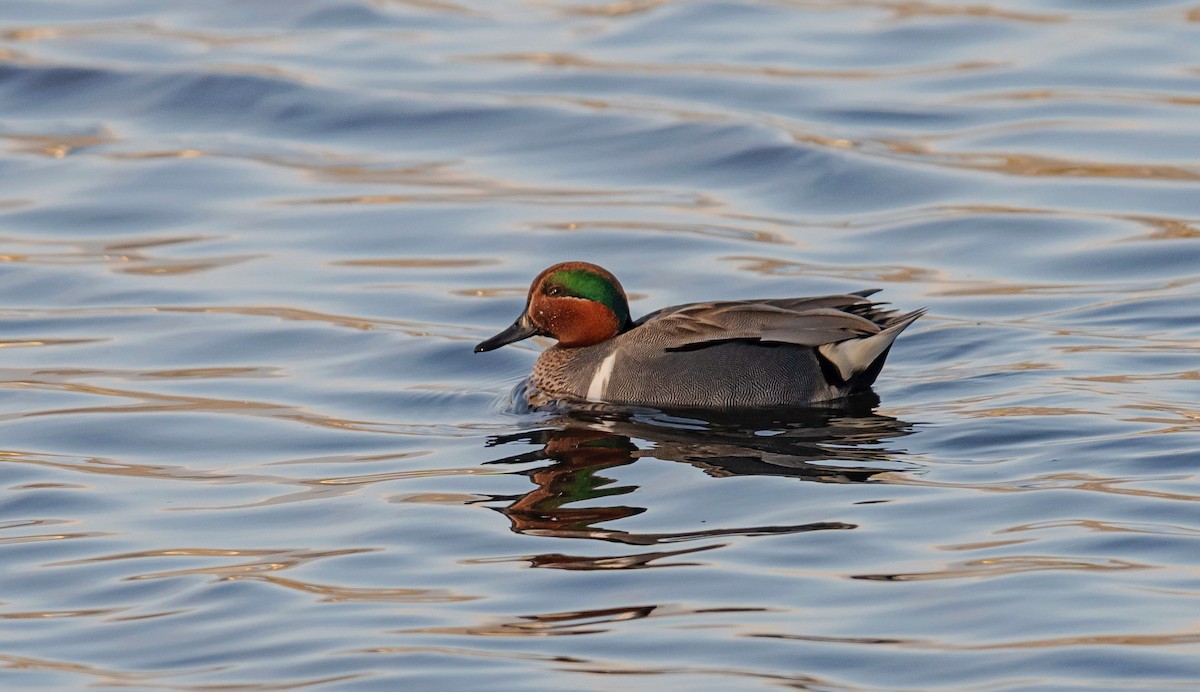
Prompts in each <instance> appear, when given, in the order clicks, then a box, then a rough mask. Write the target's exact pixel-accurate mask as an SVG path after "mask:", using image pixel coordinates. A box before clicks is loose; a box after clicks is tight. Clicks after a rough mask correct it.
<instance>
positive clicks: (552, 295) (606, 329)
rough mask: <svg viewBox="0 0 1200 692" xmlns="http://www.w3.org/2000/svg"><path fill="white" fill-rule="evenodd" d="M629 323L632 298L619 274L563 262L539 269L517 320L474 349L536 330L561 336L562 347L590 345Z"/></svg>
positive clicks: (523, 336) (491, 346) (487, 348)
mask: <svg viewBox="0 0 1200 692" xmlns="http://www.w3.org/2000/svg"><path fill="white" fill-rule="evenodd" d="M629 324H630V322H629V302H628V300H627V299H626V298H625V290H624V289H622V288H621V282H619V281H617V277H615V276H613V275H612V274H611V273H610V272H609V271H608V270H606V269H603V268H602V267H597V266H596V265H594V264H589V263H587V262H563V263H561V264H556V265H554V266H553V267H550V268H549V269H546V270H545V271H543V272H542V273H541V274H538V275H537V278H536V279H534V280H533V285H532V286H530V287H529V299H528V300H527V301H526V303H525V311H524V312H523V313H521V316H520V317H518V318H517V321H516V322H513V323H512V326H511V327H509V328H508V329H505V330H504V331H502V332H500V333H499V334H497V335H496V336H493V337H492V338H490V339H488V340H487V341H484V342H483V343H481V344H479V345H478V346H476V347H475V352H476V353H481V352H483V351H490V350H492V349H494V348H500V347H501V346H503V345H505V344H511V343H513V342H514V341H520V340H521V339H527V338H529V337H531V336H534V335H540V336H548V337H550V338H552V339H558V345H559V346H561V347H563V348H576V347H579V346H591V345H593V344H598V343H600V342H601V341H605V340H607V339H611V338H613V337H614V336H616V335H617V334H620V333H621V332H623V331H625V330H626V329H628V328H629Z"/></svg>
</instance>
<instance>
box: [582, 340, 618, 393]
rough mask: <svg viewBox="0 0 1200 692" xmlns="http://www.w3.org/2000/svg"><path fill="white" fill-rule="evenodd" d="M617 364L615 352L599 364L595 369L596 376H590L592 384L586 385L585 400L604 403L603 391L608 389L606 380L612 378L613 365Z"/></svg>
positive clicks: (614, 350)
mask: <svg viewBox="0 0 1200 692" xmlns="http://www.w3.org/2000/svg"><path fill="white" fill-rule="evenodd" d="M616 362H617V350H616V349H613V352H612V353H610V354H608V357H607V358H605V359H604V360H603V361H601V363H600V367H598V368H596V374H595V375H594V376H592V383H591V384H589V385H588V390H587V400H588V401H604V390H606V389H608V380H609V378H610V377H612V371H613V365H614V364H616Z"/></svg>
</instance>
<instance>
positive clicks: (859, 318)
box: [635, 291, 894, 351]
mask: <svg viewBox="0 0 1200 692" xmlns="http://www.w3.org/2000/svg"><path fill="white" fill-rule="evenodd" d="M863 293H866V292H865V291H864V292H863ZM893 314H894V313H893V312H892V311H889V310H884V309H882V308H880V307H879V304H878V303H873V302H871V301H869V300H867V298H866V296H865V295H861V294H849V295H832V296H818V297H813V298H777V299H768V300H731V301H720V302H710V303H691V304H688V305H679V306H675V307H671V308H665V309H663V310H659V311H658V312H654V313H651V314H649V315H647V316H645V317H643V318H642V319H641V320H638V322H637V326H635V330H640V331H642V332H643V334H642V339H643V340H648V339H650V338H651V337H652V340H653V341H654V342H657V343H658V344H659V345H661V346H662V348H664V349H666V350H669V351H684V350H692V349H697V348H704V347H705V346H708V345H711V344H716V343H722V342H728V341H754V342H759V343H763V344H795V345H799V346H810V347H817V346H822V345H824V344H831V343H837V342H840V341H845V340H847V339H853V338H856V337H866V336H870V335H872V334H878V333H879V332H880V331H882V329H884V328H885V327H886V326H887V325H888V322H889V318H890V317H891V316H892V315H893Z"/></svg>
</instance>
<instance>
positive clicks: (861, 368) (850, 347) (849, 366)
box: [817, 308, 925, 390]
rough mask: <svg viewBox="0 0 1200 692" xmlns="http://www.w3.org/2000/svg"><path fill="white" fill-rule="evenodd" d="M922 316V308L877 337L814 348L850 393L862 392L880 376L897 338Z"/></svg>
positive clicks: (893, 322)
mask: <svg viewBox="0 0 1200 692" xmlns="http://www.w3.org/2000/svg"><path fill="white" fill-rule="evenodd" d="M924 314H925V308H921V309H919V310H913V311H912V312H909V313H905V314H903V315H899V316H897V317H893V318H891V319H889V320H888V322H887V325H886V326H885V327H884V328H883V329H882V330H881V331H879V332H878V333H875V334H871V335H870V336H861V337H856V338H853V339H846V340H845V341H838V342H836V343H832V344H823V345H821V346H818V347H817V352H818V353H820V354H821V355H822V356H824V357H825V359H826V360H828V361H829V363H830V364H832V365H833V367H834V368H836V369H837V372H838V375H840V376H841V378H842V381H843V382H845V383H846V384H847V385H849V387H850V389H852V390H859V389H865V388H867V387H869V386H871V383H872V382H874V381H875V378H876V377H878V376H879V371H880V370H882V369H883V362H884V361H885V360H887V354H888V351H889V350H890V349H891V348H892V342H893V341H895V340H896V337H897V336H900V332H902V331H904V330H905V329H907V328H908V325H910V324H912V323H913V322H916V321H917V318H919V317H920V316H921V315H924Z"/></svg>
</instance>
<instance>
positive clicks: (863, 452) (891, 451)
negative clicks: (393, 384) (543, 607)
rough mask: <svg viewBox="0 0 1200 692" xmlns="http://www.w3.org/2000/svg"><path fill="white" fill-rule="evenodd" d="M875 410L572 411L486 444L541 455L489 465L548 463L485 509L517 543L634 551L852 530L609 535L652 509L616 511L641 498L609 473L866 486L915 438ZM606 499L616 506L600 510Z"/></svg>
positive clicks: (595, 564)
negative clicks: (692, 473)
mask: <svg viewBox="0 0 1200 692" xmlns="http://www.w3.org/2000/svg"><path fill="white" fill-rule="evenodd" d="M877 401H878V400H877V399H870V398H861V397H860V398H859V399H858V400H856V401H853V402H851V403H850V404H846V405H842V406H839V407H837V408H812V409H804V410H790V411H760V412H755V413H751V414H739V415H737V416H736V417H733V416H728V415H726V416H720V417H715V416H713V415H712V414H711V413H708V412H706V413H704V414H702V415H703V417H701V414H696V415H690V414H678V413H676V414H670V415H668V414H664V413H661V412H657V411H647V410H633V411H630V410H612V409H606V408H598V409H591V410H578V409H576V410H572V411H569V412H566V413H563V414H561V415H557V416H555V417H553V418H551V419H549V420H545V421H543V422H542V425H541V426H540V427H539V428H537V429H534V430H529V431H526V432H522V433H517V434H513V435H503V436H496V437H493V438H491V439H490V440H489V442H488V445H489V446H490V447H497V448H505V447H509V446H516V445H528V444H532V445H536V446H538V447H539V448H538V449H536V450H534V451H529V452H524V453H521V454H514V455H511V456H505V457H501V458H499V459H496V460H494V461H491V462H488V463H490V464H514V465H515V464H529V463H537V462H543V461H547V460H548V461H551V462H552V463H551V464H549V465H548V466H539V467H537V468H532V469H527V470H523V471H518V472H516V473H519V474H521V475H525V476H527V477H528V478H529V479H530V480H531V481H532V482H533V484H534V486H535V488H534V489H533V490H531V491H529V492H528V493H525V494H524V495H520V496H509V497H491V498H489V503H490V502H495V501H499V502H507V503H508V504H507V505H505V506H503V507H498V508H497V509H498V511H500V512H501V513H503V514H504V515H505V516H507V517H508V519H509V520H510V521H511V522H512V528H513V531H515V532H517V533H523V534H533V535H542V536H554V537H559V538H590V539H595V540H602V541H608V542H614V543H623V544H628V545H639V546H651V545H661V544H667V543H675V542H682V541H689V540H695V539H702V538H711V537H718V536H748V535H765V534H778V533H798V532H803V531H820V530H834V529H853V528H855V527H854V525H852V524H847V523H844V522H836V521H828V522H813V523H807V524H800V525H793V526H757V527H744V528H726V529H709V530H703V531H694V532H684V533H670V534H651V533H632V532H628V531H621V530H615V529H607V528H603V527H602V525H603V524H605V523H607V522H611V521H614V520H617V519H624V518H626V517H631V516H634V515H637V514H640V513H642V512H644V511H646V510H645V508H643V507H637V506H633V505H630V504H626V503H623V502H617V501H616V498H618V497H622V496H626V495H629V494H630V493H632V492H634V491H635V490H637V487H636V486H630V485H616V484H615V483H616V481H615V480H613V479H612V478H610V477H607V476H605V475H604V474H603V472H604V471H606V470H609V469H614V468H616V467H620V466H625V465H628V464H632V463H633V462H635V461H637V460H638V459H640V458H642V457H653V458H656V459H661V460H669V461H679V462H684V463H687V464H691V465H693V466H695V467H697V468H700V469H702V470H703V471H704V472H705V473H707V474H709V475H711V476H714V477H725V476H744V475H773V476H792V477H796V478H800V479H804V480H810V481H818V482H824V483H861V482H864V481H867V480H869V479H870V478H871V477H872V476H875V475H877V474H879V473H883V472H886V471H896V470H897V469H898V468H900V467H899V466H898V465H899V464H901V463H902V461H901V458H900V457H902V455H903V452H902V451H898V450H896V448H895V447H894V445H889V444H888V442H889V441H892V440H895V439H896V438H899V437H903V436H904V435H907V434H909V432H911V427H910V426H909V425H908V424H907V423H904V422H902V421H899V420H897V419H895V418H891V417H888V416H882V415H878V414H876V413H874V411H873V406H874V405H875V404H876V403H877ZM602 498H612V500H611V501H609V502H597V500H600V499H602ZM716 547H719V546H718V545H706V546H701V547H690V548H687V549H684V550H670V551H662V552H655V553H640V554H637V555H621V556H613V557H604V558H595V557H573V556H567V555H559V554H551V555H537V556H529V557H527V558H525V559H527V560H529V561H530V562H531V563H532V564H534V565H535V566H540V567H556V568H560V569H628V568H635V567H647V566H655V565H652V564H651V563H654V562H655V561H659V560H661V559H662V558H666V557H672V556H678V555H682V554H686V553H692V552H697V551H700V550H709V549H712V548H716ZM674 564H680V563H674Z"/></svg>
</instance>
